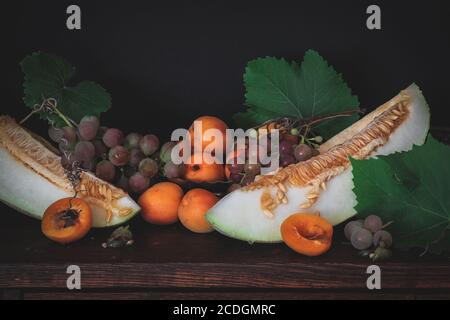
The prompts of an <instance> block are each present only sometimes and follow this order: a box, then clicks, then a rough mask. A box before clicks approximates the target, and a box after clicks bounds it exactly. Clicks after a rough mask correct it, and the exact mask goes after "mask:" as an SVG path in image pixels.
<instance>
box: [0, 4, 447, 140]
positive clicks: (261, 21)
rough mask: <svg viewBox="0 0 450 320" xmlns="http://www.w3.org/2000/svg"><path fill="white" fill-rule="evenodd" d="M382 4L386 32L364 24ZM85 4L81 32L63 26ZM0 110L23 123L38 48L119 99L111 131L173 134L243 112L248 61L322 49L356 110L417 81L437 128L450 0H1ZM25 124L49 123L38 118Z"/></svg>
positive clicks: (441, 116)
mask: <svg viewBox="0 0 450 320" xmlns="http://www.w3.org/2000/svg"><path fill="white" fill-rule="evenodd" d="M373 3H375V4H378V5H380V6H381V10H382V30H381V31H370V30H368V29H367V28H366V18H367V14H366V8H367V6H368V5H369V4H373ZM69 4H78V5H79V6H80V7H81V10H82V30H81V31H69V30H67V28H66V18H67V14H66V8H67V6H68V5H69ZM1 6H2V8H1V12H2V28H1V32H2V34H3V35H2V39H3V41H2V42H3V43H2V55H3V57H2V59H1V72H2V76H1V81H2V84H1V88H2V99H3V102H2V107H1V108H2V109H1V113H8V114H11V115H12V116H14V117H17V118H21V117H23V116H24V115H25V114H26V113H27V110H26V109H25V107H24V105H23V103H22V100H21V98H22V95H23V90H22V82H23V75H22V73H21V71H20V68H19V62H20V61H21V60H22V59H23V57H24V56H25V55H27V54H30V53H31V52H33V51H37V50H41V51H45V52H51V53H55V54H58V55H61V56H63V57H65V58H66V59H68V61H70V62H71V63H72V64H73V65H75V66H76V67H77V70H78V74H77V78H78V80H94V81H96V82H98V83H100V84H102V85H103V86H104V87H105V88H106V89H107V90H108V91H109V92H110V93H111V95H112V98H113V104H112V109H111V110H110V111H109V112H108V113H107V114H105V115H104V116H103V117H102V122H103V124H104V125H107V126H117V127H119V128H123V129H124V130H126V131H130V130H135V131H141V132H151V133H156V134H158V135H160V137H161V138H162V140H166V139H168V137H169V134H170V133H171V131H172V130H173V129H175V128H178V127H187V126H189V124H190V123H191V122H192V120H193V119H194V118H195V117H197V116H199V115H204V114H210V115H218V116H220V117H222V118H223V119H224V120H225V121H226V122H228V123H229V125H231V126H233V123H232V121H231V116H232V114H233V113H235V112H238V111H241V110H243V103H244V87H243V83H242V82H243V81H242V75H243V72H244V68H245V65H246V63H247V61H249V60H251V59H254V58H256V57H260V56H266V55H271V56H272V55H273V56H277V57H285V58H286V59H289V60H294V59H296V60H301V59H302V56H303V54H304V52H305V50H307V49H309V48H312V49H315V50H318V51H319V53H320V54H321V55H322V56H324V57H325V58H326V59H327V60H328V61H329V62H330V64H332V65H333V66H334V67H335V68H336V69H337V70H338V72H340V73H342V74H343V76H344V79H345V80H346V81H347V83H348V85H349V86H350V88H352V90H353V92H354V93H355V94H356V95H358V96H359V99H360V103H361V106H363V107H368V108H369V109H370V108H373V107H375V106H378V105H379V104H381V103H383V102H384V101H386V100H388V99H389V98H391V97H392V96H393V95H395V94H396V93H397V92H398V91H400V90H401V89H403V88H405V87H406V86H408V85H409V84H410V83H412V82H416V83H417V84H419V86H420V87H421V88H422V90H423V91H424V94H425V96H426V98H427V100H428V102H429V104H430V105H431V108H432V115H433V116H432V123H433V124H434V125H439V126H448V125H449V124H450V121H449V120H448V118H447V117H446V116H445V112H446V109H447V107H448V105H449V94H448V88H449V85H450V81H449V74H450V64H449V59H450V41H449V32H448V31H449V22H448V21H449V18H450V11H449V10H448V9H447V7H446V5H445V1H419V2H411V1H370V2H369V1H361V0H359V1H358V0H354V1H347V0H342V1H336V0H335V1H323V0H320V1H319V0H315V1H312V0H311V1H299V0H297V1H270V2H263V1H245V2H244V1H236V2H233V1H226V2H213V1H192V2H188V1H185V2H173V1H165V2H153V1H136V0H126V1H93V0H91V1H70V2H68V1H60V0H58V1H14V2H13V1H10V4H6V3H5V2H3V3H2V5H1ZM28 126H31V127H32V128H33V129H35V130H37V131H38V132H44V131H45V130H46V127H45V126H44V125H43V124H42V122H40V121H39V120H37V119H33V120H32V121H31V122H30V123H29V124H28Z"/></svg>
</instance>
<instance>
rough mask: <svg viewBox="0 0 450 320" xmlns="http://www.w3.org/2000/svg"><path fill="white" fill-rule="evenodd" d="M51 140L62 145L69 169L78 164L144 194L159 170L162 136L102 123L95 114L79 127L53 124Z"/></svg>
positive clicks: (108, 179) (65, 162)
mask: <svg viewBox="0 0 450 320" xmlns="http://www.w3.org/2000/svg"><path fill="white" fill-rule="evenodd" d="M48 134H49V137H50V139H51V140H53V141H54V142H56V143H57V144H58V148H59V150H60V151H61V154H62V157H61V159H62V160H61V161H62V164H63V166H64V167H65V168H73V166H74V165H76V166H79V167H80V168H82V169H84V170H89V171H92V172H94V173H95V175H96V176H97V177H99V178H100V179H103V180H105V181H108V182H111V183H113V184H115V185H116V186H118V187H120V188H122V189H124V190H126V191H131V192H135V193H138V194H139V193H142V192H143V191H145V190H146V189H147V188H148V187H149V186H150V182H151V179H153V178H155V177H156V176H157V175H158V172H159V167H160V164H159V159H158V157H157V150H158V148H159V139H158V137H156V136H155V135H153V134H147V135H141V134H139V133H135V132H133V133H129V134H128V135H126V136H125V135H124V133H123V132H122V130H120V129H117V128H107V127H102V126H100V121H99V119H98V118H97V117H95V116H85V117H84V118H82V119H81V121H80V123H79V124H78V125H77V126H73V127H69V126H66V127H62V128H57V127H53V126H52V127H50V128H49V131H48Z"/></svg>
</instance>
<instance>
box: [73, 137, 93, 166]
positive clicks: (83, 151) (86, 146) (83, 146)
mask: <svg viewBox="0 0 450 320" xmlns="http://www.w3.org/2000/svg"><path fill="white" fill-rule="evenodd" d="M75 156H76V157H77V158H78V159H80V160H81V161H83V162H89V161H90V160H92V159H93V158H94V156H95V147H94V145H93V144H92V142H89V141H80V142H78V143H77V144H76V146H75Z"/></svg>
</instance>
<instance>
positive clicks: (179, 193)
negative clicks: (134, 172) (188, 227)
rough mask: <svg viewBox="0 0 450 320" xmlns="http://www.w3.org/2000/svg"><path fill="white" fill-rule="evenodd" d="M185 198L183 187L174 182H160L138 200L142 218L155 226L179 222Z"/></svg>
mask: <svg viewBox="0 0 450 320" xmlns="http://www.w3.org/2000/svg"><path fill="white" fill-rule="evenodd" d="M182 198H183V190H182V189H181V187H180V186H179V185H177V184H175V183H172V182H160V183H157V184H155V185H154V186H152V187H150V188H149V189H147V191H145V192H144V193H143V194H141V196H140V197H139V199H138V203H139V205H140V206H141V216H142V218H143V219H144V220H145V221H147V222H150V223H154V224H160V225H165V224H172V223H175V222H177V221H178V206H179V205H180V202H181V199H182Z"/></svg>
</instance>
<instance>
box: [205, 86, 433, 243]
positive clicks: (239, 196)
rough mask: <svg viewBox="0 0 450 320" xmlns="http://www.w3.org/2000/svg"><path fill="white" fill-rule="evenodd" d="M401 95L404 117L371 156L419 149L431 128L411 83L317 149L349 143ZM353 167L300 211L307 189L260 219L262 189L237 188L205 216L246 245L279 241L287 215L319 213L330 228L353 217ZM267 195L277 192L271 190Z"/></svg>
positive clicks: (292, 188) (295, 191)
mask: <svg viewBox="0 0 450 320" xmlns="http://www.w3.org/2000/svg"><path fill="white" fill-rule="evenodd" d="M402 95H407V96H408V97H410V100H409V104H408V110H409V116H408V118H407V119H406V120H405V121H404V122H403V123H402V124H401V125H400V126H399V127H398V128H397V129H396V130H395V131H394V132H393V133H391V135H390V137H389V140H388V141H387V143H385V144H384V145H383V146H381V147H378V148H377V149H376V150H374V151H373V152H372V153H371V154H370V156H371V157H375V156H377V155H387V154H391V153H393V152H400V151H408V150H411V149H412V147H413V146H414V145H422V144H423V143H424V141H425V138H426V135H427V132H428V129H429V118H430V114H429V109H428V105H427V104H426V102H425V99H424V97H423V96H422V93H421V92H420V90H419V88H418V87H417V86H416V85H414V84H413V85H411V86H410V87H408V88H407V89H406V90H404V91H402V92H401V93H400V94H399V96H397V97H395V98H394V99H392V100H391V101H389V102H387V103H386V104H384V105H383V106H381V107H379V108H378V109H377V110H375V111H374V112H372V113H371V114H369V115H368V116H366V117H365V118H363V119H361V120H360V121H358V122H357V123H355V124H354V125H352V126H350V127H349V128H348V129H346V130H344V131H342V132H341V133H340V134H338V135H336V136H335V137H334V138H332V139H330V140H329V141H328V142H326V143H324V144H323V145H322V147H321V149H320V151H321V153H325V152H326V151H328V150H329V149H331V148H332V147H333V146H336V145H339V144H341V143H344V142H345V141H346V140H348V139H351V137H352V136H354V135H355V134H356V133H357V132H359V131H360V130H362V129H363V128H364V127H365V126H367V125H368V124H369V122H370V121H372V120H373V119H374V118H375V117H376V116H378V115H379V114H381V113H383V112H384V111H385V110H386V109H388V108H389V107H390V106H391V105H393V104H394V103H395V102H398V99H400V98H401V97H402ZM352 177H353V176H352V173H351V166H350V167H349V168H347V169H345V170H344V171H343V172H342V173H341V174H339V175H338V176H335V177H333V178H331V180H330V181H328V182H327V183H326V190H324V191H322V192H321V193H320V196H319V199H318V200H317V202H316V203H315V204H314V205H313V206H312V207H310V208H308V209H300V208H299V205H300V204H301V203H304V202H305V201H307V199H306V195H307V193H308V191H309V190H310V189H311V188H312V187H311V186H309V185H308V186H303V187H298V186H290V187H289V189H288V193H287V198H288V199H289V201H288V203H287V204H280V205H278V207H277V208H275V209H274V210H273V214H274V218H269V217H267V216H266V215H264V213H263V211H262V209H261V205H260V199H261V195H262V193H263V189H256V190H253V191H242V190H236V191H234V192H232V193H230V194H228V195H227V196H225V197H224V198H223V199H221V200H220V201H219V202H218V203H217V204H216V205H215V206H214V207H213V208H211V209H210V210H209V211H208V213H207V215H206V217H207V220H208V221H209V222H210V223H211V224H212V225H213V227H214V228H215V229H216V230H217V231H219V232H220V233H223V234H225V235H227V236H229V237H232V238H235V239H240V240H244V241H248V242H279V241H281V234H280V225H281V223H282V222H283V221H284V220H285V219H286V218H287V217H288V216H290V215H291V214H293V213H297V212H305V213H314V212H317V213H320V215H321V216H322V217H324V218H325V219H327V220H328V221H329V222H330V223H332V224H333V225H336V224H339V223H341V222H342V221H344V220H346V219H348V218H350V217H352V216H353V215H355V214H356V211H355V210H354V206H355V205H356V204H357V202H356V197H355V194H354V193H353V191H352V189H353V187H354V185H353V181H352ZM270 192H271V194H274V193H275V192H276V190H275V188H271V190H270Z"/></svg>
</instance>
